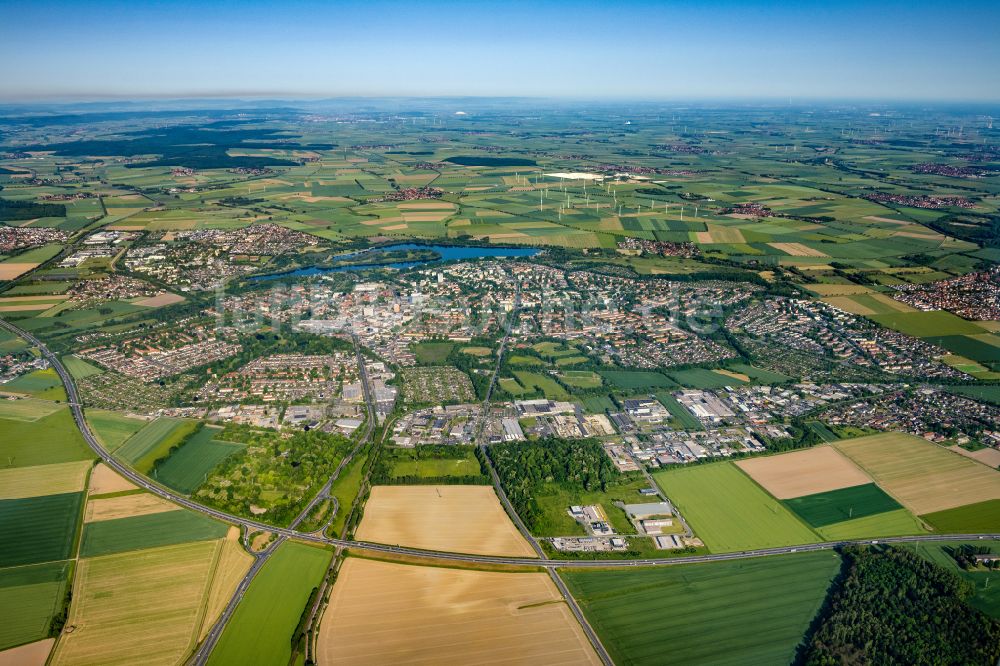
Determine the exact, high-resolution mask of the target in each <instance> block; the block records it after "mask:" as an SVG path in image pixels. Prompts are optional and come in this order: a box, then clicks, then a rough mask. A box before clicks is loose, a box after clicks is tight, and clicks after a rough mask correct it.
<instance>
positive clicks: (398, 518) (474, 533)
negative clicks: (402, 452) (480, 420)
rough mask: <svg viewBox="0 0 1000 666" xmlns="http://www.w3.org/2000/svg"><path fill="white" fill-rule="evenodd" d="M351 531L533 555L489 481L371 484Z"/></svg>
mask: <svg viewBox="0 0 1000 666" xmlns="http://www.w3.org/2000/svg"><path fill="white" fill-rule="evenodd" d="M354 536H355V538H356V539H357V540H358V541H372V542H375V543H386V544H394V545H400V546H409V547H411V548H423V549H425V550H440V551H449V552H456V553H471V554H474V555H511V556H517V557H533V556H534V555H535V552H534V550H532V548H531V546H530V545H529V544H528V542H527V541H525V540H524V539H523V538H522V537H521V535H520V533H519V532H518V531H517V528H516V527H515V526H514V523H512V522H511V520H510V518H509V517H508V516H507V514H506V513H505V512H504V510H503V507H502V506H501V505H500V500H499V499H497V496H496V493H495V492H494V491H493V487H492V486H375V487H374V488H372V491H371V496H370V497H369V498H368V502H367V504H366V505H365V515H364V518H362V520H361V524H360V525H359V526H358V529H357V531H356V532H355V535H354Z"/></svg>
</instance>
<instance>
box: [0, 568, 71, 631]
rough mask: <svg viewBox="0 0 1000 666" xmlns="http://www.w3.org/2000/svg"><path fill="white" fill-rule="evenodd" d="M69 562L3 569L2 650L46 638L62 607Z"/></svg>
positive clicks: (0, 581) (0, 593)
mask: <svg viewBox="0 0 1000 666" xmlns="http://www.w3.org/2000/svg"><path fill="white" fill-rule="evenodd" d="M70 566H71V565H70V563H69V562H49V563H47V564H38V565H34V566H24V567H14V568H10V569H0V650H6V649H7V648H9V647H13V646H15V645H22V644H24V643H30V642H32V641H37V640H40V639H42V638H45V637H46V636H48V635H49V625H50V623H51V622H52V617H53V615H55V614H56V613H57V612H58V611H59V609H60V608H61V607H62V603H63V598H64V597H65V594H66V579H67V576H68V575H69V570H70Z"/></svg>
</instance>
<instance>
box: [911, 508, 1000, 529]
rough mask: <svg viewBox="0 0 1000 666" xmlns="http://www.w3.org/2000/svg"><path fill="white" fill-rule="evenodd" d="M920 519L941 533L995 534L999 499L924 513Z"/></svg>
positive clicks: (997, 524)
mask: <svg viewBox="0 0 1000 666" xmlns="http://www.w3.org/2000/svg"><path fill="white" fill-rule="evenodd" d="M921 518H922V519H923V520H925V521H926V522H927V523H928V524H930V525H931V526H932V527H933V528H934V529H936V530H939V531H941V532H955V533H958V534H978V533H985V532H996V531H997V527H998V526H1000V499H992V500H986V501H985V502H975V503H973V504H966V505H964V506H958V507H954V508H952V509H944V510H943V511H935V512H933V513H925V514H924V515H922V516H921Z"/></svg>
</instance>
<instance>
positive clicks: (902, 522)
mask: <svg viewBox="0 0 1000 666" xmlns="http://www.w3.org/2000/svg"><path fill="white" fill-rule="evenodd" d="M816 531H817V532H818V533H819V535H820V536H821V537H823V540H824V541H840V540H841V539H873V538H875V537H889V536H910V535H915V534H925V533H927V528H926V527H924V525H923V524H922V523H921V522H920V520H919V519H917V518H915V517H914V516H913V514H912V513H910V512H909V511H907V510H906V509H896V510H894V511H886V512H884V513H876V514H872V515H870V516H864V517H863V518H852V519H850V520H844V521H841V522H839V523H831V524H829V525H824V526H823V527H817V528H816Z"/></svg>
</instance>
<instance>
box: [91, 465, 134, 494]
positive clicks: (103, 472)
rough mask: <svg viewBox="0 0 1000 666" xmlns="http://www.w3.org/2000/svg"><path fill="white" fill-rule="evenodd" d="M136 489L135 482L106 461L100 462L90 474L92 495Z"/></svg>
mask: <svg viewBox="0 0 1000 666" xmlns="http://www.w3.org/2000/svg"><path fill="white" fill-rule="evenodd" d="M135 489H136V486H135V484H133V483H132V482H131V481H129V480H128V479H126V478H125V477H124V476H122V475H121V474H119V473H118V472H116V471H115V470H113V469H111V468H110V467H108V466H107V465H105V464H104V463H98V464H97V466H96V467H94V471H93V472H91V474H90V489H89V494H90V495H105V494H108V493H120V492H123V491H126V490H135Z"/></svg>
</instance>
